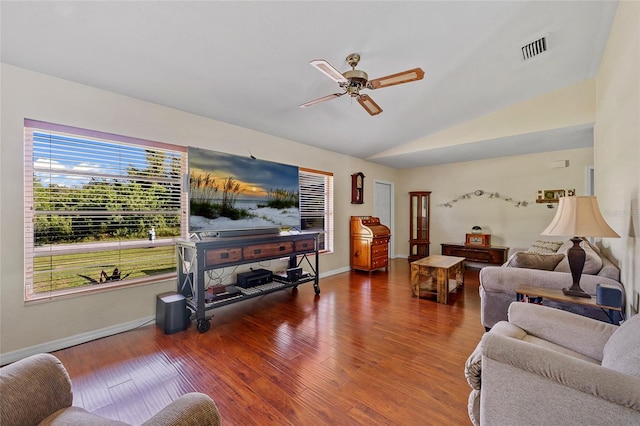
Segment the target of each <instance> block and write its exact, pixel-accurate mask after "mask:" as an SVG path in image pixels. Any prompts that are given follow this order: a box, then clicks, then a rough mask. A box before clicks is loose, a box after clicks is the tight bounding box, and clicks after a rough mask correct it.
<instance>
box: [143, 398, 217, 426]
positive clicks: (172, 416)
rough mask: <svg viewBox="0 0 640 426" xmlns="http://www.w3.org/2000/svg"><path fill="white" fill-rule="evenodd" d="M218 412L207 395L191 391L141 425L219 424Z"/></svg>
mask: <svg viewBox="0 0 640 426" xmlns="http://www.w3.org/2000/svg"><path fill="white" fill-rule="evenodd" d="M219 425H220V413H219V412H218V407H216V404H215V402H213V400H212V399H211V398H209V396H207V395H205V394H203V393H199V392H191V393H188V394H185V395H182V396H181V397H180V398H178V399H176V400H175V401H173V402H171V404H169V405H167V406H166V407H164V408H163V409H162V410H160V411H159V412H158V413H157V414H156V415H155V416H153V417H152V418H150V419H149V420H147V421H146V422H144V423H143V424H142V426H219Z"/></svg>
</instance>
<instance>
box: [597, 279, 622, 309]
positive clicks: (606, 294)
mask: <svg viewBox="0 0 640 426" xmlns="http://www.w3.org/2000/svg"><path fill="white" fill-rule="evenodd" d="M596 303H597V304H598V305H605V306H613V307H614V308H619V307H621V306H622V291H620V289H619V288H616V287H613V286H610V285H603V284H596Z"/></svg>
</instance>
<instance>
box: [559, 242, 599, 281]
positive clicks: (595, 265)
mask: <svg viewBox="0 0 640 426" xmlns="http://www.w3.org/2000/svg"><path fill="white" fill-rule="evenodd" d="M571 247H573V242H571V240H569V241H567V242H565V243H564V244H562V247H560V248H559V249H558V253H562V254H565V255H566V254H567V252H568V251H569V249H570V248H571ZM580 247H582V248H583V249H584V251H585V254H586V256H587V257H586V258H585V261H584V268H583V269H582V273H583V274H589V275H597V274H598V272H600V269H602V258H601V257H600V255H598V253H596V252H595V250H594V249H593V248H591V244H589V243H588V242H587V241H582V242H580ZM554 271H556V272H571V269H570V268H569V260H568V259H567V257H566V256H565V257H564V259H562V260H561V261H560V263H558V266H556V268H555V269H554Z"/></svg>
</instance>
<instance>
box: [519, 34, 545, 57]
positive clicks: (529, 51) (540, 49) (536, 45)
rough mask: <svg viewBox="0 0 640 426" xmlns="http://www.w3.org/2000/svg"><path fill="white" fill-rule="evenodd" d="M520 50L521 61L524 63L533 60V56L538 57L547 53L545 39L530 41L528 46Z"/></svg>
mask: <svg viewBox="0 0 640 426" xmlns="http://www.w3.org/2000/svg"><path fill="white" fill-rule="evenodd" d="M521 50H522V59H524V60H525V61H526V60H528V59H531V58H533V57H534V56H538V55H540V54H541V53H544V52H546V51H547V38H546V37H541V38H539V39H538V40H536V41H532V42H531V43H529V44H525V45H524V46H522V48H521Z"/></svg>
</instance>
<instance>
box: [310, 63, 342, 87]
mask: <svg viewBox="0 0 640 426" xmlns="http://www.w3.org/2000/svg"><path fill="white" fill-rule="evenodd" d="M309 64H310V65H311V66H313V67H315V68H317V69H318V71H320V72H321V73H323V74H324V75H326V76H327V77H329V78H330V79H331V80H333V81H335V82H336V83H347V82H348V80H347V79H346V78H345V77H344V76H343V75H342V73H341V72H340V71H338V70H337V69H335V68H334V67H333V65H331V64H330V63H329V62H327V61H325V60H324V59H314V60H313V61H311V62H309Z"/></svg>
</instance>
